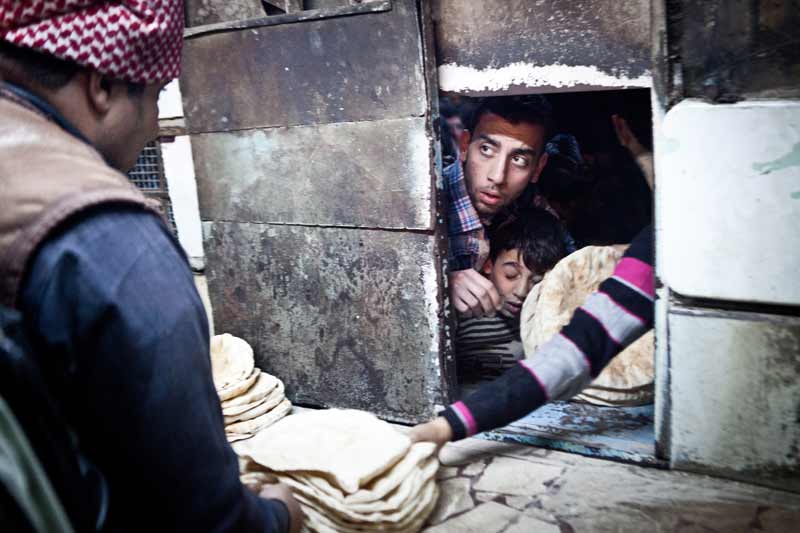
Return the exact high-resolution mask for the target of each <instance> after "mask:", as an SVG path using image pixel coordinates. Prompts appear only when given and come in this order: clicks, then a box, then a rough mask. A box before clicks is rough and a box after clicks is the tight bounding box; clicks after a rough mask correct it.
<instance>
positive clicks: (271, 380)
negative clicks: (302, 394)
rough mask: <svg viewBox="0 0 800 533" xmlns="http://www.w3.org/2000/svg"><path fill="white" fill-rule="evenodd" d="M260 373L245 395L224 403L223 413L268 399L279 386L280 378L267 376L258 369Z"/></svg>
mask: <svg viewBox="0 0 800 533" xmlns="http://www.w3.org/2000/svg"><path fill="white" fill-rule="evenodd" d="M255 370H256V371H257V372H258V377H257V379H256V381H255V383H253V386H252V387H250V388H249V389H247V391H246V392H244V393H243V394H240V395H237V396H235V397H231V398H230V399H229V400H226V401H223V402H222V412H223V413H224V412H225V409H227V408H230V407H236V406H238V405H247V404H254V403H256V402H258V401H259V400H262V399H264V398H266V397H267V396H268V395H269V393H270V392H272V390H273V389H274V388H275V387H277V386H278V382H279V381H280V380H279V379H278V378H276V377H275V376H273V375H272V374H267V373H266V372H261V371H260V370H258V369H257V368H256V369H255Z"/></svg>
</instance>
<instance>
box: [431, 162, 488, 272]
mask: <svg viewBox="0 0 800 533" xmlns="http://www.w3.org/2000/svg"><path fill="white" fill-rule="evenodd" d="M442 177H443V178H444V187H445V199H446V202H447V237H448V249H447V261H448V270H449V271H451V272H452V271H455V270H466V269H468V268H475V269H479V268H480V267H481V265H482V263H483V262H484V261H485V260H486V257H487V256H488V254H489V239H488V238H487V236H486V228H485V227H484V224H483V222H481V219H480V217H479V216H478V212H477V211H475V206H473V205H472V200H470V197H469V193H468V192H467V182H466V179H465V178H464V169H463V167H462V166H461V161H456V162H455V163H453V164H452V165H450V166H448V167H446V168H445V169H444V170H443V171H442Z"/></svg>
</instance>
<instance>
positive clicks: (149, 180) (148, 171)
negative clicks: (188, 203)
mask: <svg viewBox="0 0 800 533" xmlns="http://www.w3.org/2000/svg"><path fill="white" fill-rule="evenodd" d="M128 179H129V180H130V181H131V183H133V184H134V185H136V186H137V187H138V188H139V189H140V190H141V191H142V192H143V193H144V195H145V196H146V197H148V198H150V199H153V200H156V201H157V202H158V209H159V211H160V212H161V214H162V216H164V218H165V220H167V221H168V222H169V227H170V229H171V230H172V233H173V234H174V235H176V236H177V235H178V228H177V226H176V225H175V215H174V213H173V211H172V201H171V200H170V197H169V187H168V185H167V176H166V174H165V173H164V159H163V157H162V154H161V143H160V142H159V141H152V142H149V143H147V144H146V145H145V147H144V149H143V150H142V152H141V153H140V154H139V157H138V158H137V159H136V164H135V165H134V166H133V168H132V169H131V170H129V171H128Z"/></svg>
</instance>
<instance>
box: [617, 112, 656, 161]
mask: <svg viewBox="0 0 800 533" xmlns="http://www.w3.org/2000/svg"><path fill="white" fill-rule="evenodd" d="M611 122H612V124H614V131H615V132H616V133H617V140H618V141H619V144H621V145H622V146H624V147H625V148H627V149H628V151H629V152H630V153H631V155H632V156H633V157H639V156H640V155H642V154H643V153H645V152H646V151H647V150H645V148H644V146H642V144H641V143H640V142H639V139H637V138H636V135H634V134H633V132H632V131H631V128H630V126H628V122H627V121H626V120H625V119H624V118H622V117H621V116H619V115H611Z"/></svg>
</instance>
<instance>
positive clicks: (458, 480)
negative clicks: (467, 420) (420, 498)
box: [425, 438, 800, 533]
mask: <svg viewBox="0 0 800 533" xmlns="http://www.w3.org/2000/svg"><path fill="white" fill-rule="evenodd" d="M440 459H441V461H442V467H441V469H440V471H439V475H438V477H439V480H440V488H441V490H442V494H441V496H440V499H439V503H438V505H437V508H436V510H435V511H434V514H433V515H432V517H431V519H430V522H429V526H428V527H427V529H425V531H426V532H427V533H456V532H458V533H473V532H474V533H500V532H503V533H528V532H544V533H550V532H553V533H568V532H575V533H582V532H606V531H608V532H612V531H613V532H628V531H631V532H633V531H636V532H639V531H642V532H662V531H663V532H667V531H669V532H672V531H680V532H719V533H733V532H751V531H752V532H760V531H771V532H780V533H783V532H786V533H792V532H800V494H792V493H789V492H783V491H779V490H772V489H767V488H762V487H758V486H754V485H749V484H744V483H738V482H734V481H727V480H723V479H717V478H712V477H708V476H702V475H696V474H687V473H681V472H674V471H669V470H659V469H655V468H644V467H639V466H632V465H626V464H621V463H616V462H612V461H606V460H601V459H592V458H588V457H583V456H580V455H575V454H569V453H564V452H558V451H553V450H547V449H543V448H536V447H532V446H525V445H519V444H507V443H502V442H493V441H486V440H481V439H476V438H472V439H466V440H464V441H460V442H457V443H451V444H448V445H447V446H445V447H444V448H442V451H441V455H440Z"/></svg>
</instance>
